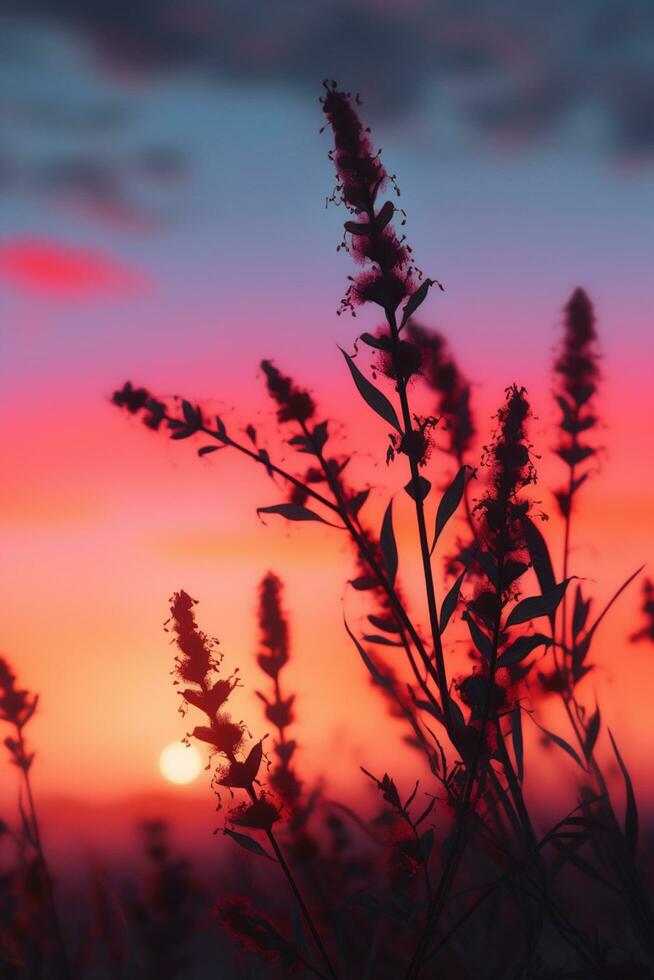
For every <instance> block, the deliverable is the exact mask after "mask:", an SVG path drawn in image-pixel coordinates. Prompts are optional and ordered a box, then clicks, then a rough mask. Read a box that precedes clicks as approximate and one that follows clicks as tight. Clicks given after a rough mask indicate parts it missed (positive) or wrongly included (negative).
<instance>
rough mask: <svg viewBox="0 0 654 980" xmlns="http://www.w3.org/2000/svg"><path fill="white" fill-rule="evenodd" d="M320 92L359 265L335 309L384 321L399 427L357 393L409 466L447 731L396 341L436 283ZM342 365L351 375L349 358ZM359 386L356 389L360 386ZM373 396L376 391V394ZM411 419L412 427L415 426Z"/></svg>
mask: <svg viewBox="0 0 654 980" xmlns="http://www.w3.org/2000/svg"><path fill="white" fill-rule="evenodd" d="M325 88H326V92H325V95H324V97H323V99H322V108H323V112H324V113H325V115H326V117H327V120H328V122H329V125H330V126H331V128H332V131H333V134H334V144H335V148H334V151H333V153H332V158H333V161H334V165H335V167H336V174H337V177H338V181H339V183H338V185H337V188H336V192H335V199H336V200H338V201H340V202H341V203H343V204H344V205H345V207H346V208H347V209H348V210H349V211H350V213H351V214H352V215H353V216H354V218H355V220H354V221H346V222H345V233H346V235H348V236H349V240H348V244H347V247H348V248H349V250H350V251H351V253H352V255H353V256H354V258H355V260H356V261H358V262H359V263H361V265H362V266H363V271H362V272H361V273H360V274H359V275H358V276H356V277H354V278H353V277H351V284H350V286H349V287H348V289H347V292H346V294H345V298H344V300H343V304H342V308H349V309H351V311H352V312H355V307H356V306H358V305H361V304H364V303H372V304H373V305H375V306H378V307H381V309H382V310H383V311H384V315H385V318H386V324H387V331H386V333H385V335H384V336H382V339H381V340H377V341H374V340H373V342H372V346H374V347H378V348H379V347H381V348H382V349H384V350H387V351H388V353H389V354H390V357H391V361H392V364H393V370H394V374H395V379H396V387H397V393H398V396H399V400H400V406H401V414H402V421H401V423H398V420H397V417H396V416H395V412H394V410H393V408H392V406H390V404H389V405H388V408H390V410H391V411H390V413H389V412H388V410H385V411H382V412H380V402H379V398H375V397H374V395H373V392H371V391H370V388H372V385H370V382H367V381H366V384H367V385H368V386H370V387H366V386H365V385H364V388H365V390H366V392H367V397H366V394H364V398H366V400H367V401H368V402H369V403H371V401H372V400H374V401H376V403H377V407H376V410H377V411H378V412H380V414H383V416H384V417H385V418H386V420H387V421H391V423H392V424H393V425H394V428H396V430H397V435H396V436H393V440H392V443H393V449H391V456H392V455H393V453H394V451H395V449H397V451H398V452H400V453H402V454H404V455H406V457H407V459H408V461H409V469H410V472H411V491H412V492H411V496H412V497H413V500H414V503H415V511H416V521H417V525H418V535H419V539H420V554H421V558H422V568H423V575H424V579H425V591H426V598H427V607H428V611H429V624H430V628H431V638H432V643H433V649H434V658H435V661H436V670H437V681H438V688H439V692H440V700H441V708H442V711H443V714H444V717H445V720H446V723H447V727H448V730H450V731H451V709H450V701H449V693H448V683H447V674H446V669H445V658H444V655H443V644H442V641H441V634H440V629H439V624H438V609H437V604H436V592H435V586H434V578H433V573H432V568H431V560H430V546H429V539H428V535H427V523H426V519H425V508H424V498H425V490H424V483H423V481H422V480H421V476H420V472H419V469H420V466H422V465H424V462H425V459H426V456H427V453H428V449H429V438H428V434H427V432H428V421H427V420H425V421H424V422H422V423H421V420H419V419H416V418H415V416H413V415H412V413H411V409H410V407H409V399H408V395H407V382H408V380H409V378H410V376H411V375H412V374H413V373H414V372H415V371H416V368H417V366H418V365H419V363H420V358H419V356H416V353H417V348H416V346H415V345H414V344H412V343H411V342H410V341H405V340H402V339H401V337H400V332H401V330H402V329H403V328H404V327H405V326H406V324H407V322H408V320H409V318H410V317H411V315H412V314H413V313H414V312H415V310H416V309H417V308H418V307H419V306H420V304H421V303H422V302H423V301H424V299H425V297H426V296H427V292H428V290H429V288H430V286H432V285H433V284H434V282H435V280H432V279H424V280H423V281H422V284H421V285H418V282H419V281H420V280H421V279H423V277H422V273H421V272H420V270H419V269H417V267H416V266H415V265H414V263H413V260H412V254H411V249H410V247H409V246H408V245H407V244H406V243H405V241H404V238H398V235H397V232H396V231H395V229H394V227H393V224H392V221H393V218H394V216H395V213H396V208H395V205H394V204H393V203H392V202H391V201H388V200H387V201H386V202H385V203H384V204H382V205H381V206H378V197H379V194H380V192H381V191H382V190H383V189H384V187H385V186H386V185H387V183H388V182H389V180H392V178H389V176H388V173H387V171H386V170H385V168H384V166H383V164H382V162H381V159H380V156H379V153H377V154H374V153H373V150H372V144H371V142H370V138H369V136H368V133H367V131H366V130H365V129H364V127H363V124H362V123H361V120H360V119H359V117H358V115H357V113H356V111H355V109H354V107H353V105H352V100H351V98H350V97H349V95H347V94H346V93H345V92H341V91H339V89H338V88H337V87H336V84H335V83H326V85H325ZM441 288H442V287H441ZM403 301H406V303H405V306H404V308H403V312H402V316H401V318H400V319H399V320H398V316H397V312H398V308H399V306H400V304H401V303H402V302H403ZM365 338H366V335H364V339H365ZM348 363H349V365H350V369H351V370H352V368H353V365H352V362H351V360H350V359H348ZM355 371H356V372H357V373H355V372H354V371H353V374H354V377H355V380H357V379H358V369H355ZM364 380H366V379H364ZM358 386H359V388H360V390H361V382H360V381H358ZM374 390H375V389H373V391H374ZM362 393H363V392H362ZM379 394H380V393H379V392H377V395H379ZM382 397H384V396H382ZM414 422H416V423H417V424H415V425H414Z"/></svg>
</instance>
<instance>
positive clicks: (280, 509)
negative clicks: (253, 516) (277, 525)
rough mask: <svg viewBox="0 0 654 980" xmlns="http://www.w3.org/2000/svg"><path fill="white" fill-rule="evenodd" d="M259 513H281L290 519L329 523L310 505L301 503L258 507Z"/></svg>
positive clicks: (280, 514) (281, 515)
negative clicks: (305, 505) (311, 508)
mask: <svg viewBox="0 0 654 980" xmlns="http://www.w3.org/2000/svg"><path fill="white" fill-rule="evenodd" d="M257 514H258V515H260V514H279V516H280V517H285V518H286V519H287V520H288V521H319V522H320V523H321V524H327V523H328V522H327V521H324V520H323V519H322V517H320V516H319V515H318V514H315V513H314V512H313V511H312V510H309V508H308V507H302V506H301V505H300V504H272V506H270V507H257Z"/></svg>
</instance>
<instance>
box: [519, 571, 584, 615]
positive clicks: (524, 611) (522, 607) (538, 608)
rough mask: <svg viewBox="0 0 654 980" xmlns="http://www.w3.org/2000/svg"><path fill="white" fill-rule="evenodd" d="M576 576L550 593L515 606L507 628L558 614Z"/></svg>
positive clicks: (532, 597) (530, 597) (566, 580)
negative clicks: (560, 605) (566, 591)
mask: <svg viewBox="0 0 654 980" xmlns="http://www.w3.org/2000/svg"><path fill="white" fill-rule="evenodd" d="M573 578H574V576H570V578H566V579H564V581H563V582H561V583H560V584H559V585H556V586H554V588H553V589H551V590H550V591H549V592H545V593H543V595H534V596H529V598H527V599H523V600H522V602H519V603H518V604H517V606H514V607H513V609H512V610H511V612H510V613H509V615H508V618H507V620H506V624H505V625H506V626H517V625H518V624H519V623H526V622H528V621H529V620H531V619H538V618H539V616H549V617H552V616H553V615H554V613H555V612H556V610H557V608H558V605H559V603H560V602H561V599H562V598H563V596H564V594H565V590H566V589H567V587H568V584H569V583H570V582H571V581H572V579H573Z"/></svg>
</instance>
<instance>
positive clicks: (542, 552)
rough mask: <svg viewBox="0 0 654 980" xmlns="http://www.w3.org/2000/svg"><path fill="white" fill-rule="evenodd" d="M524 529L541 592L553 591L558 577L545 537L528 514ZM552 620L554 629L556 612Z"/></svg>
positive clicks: (524, 520)
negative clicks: (555, 573)
mask: <svg viewBox="0 0 654 980" xmlns="http://www.w3.org/2000/svg"><path fill="white" fill-rule="evenodd" d="M522 531H523V534H524V536H525V543H526V545H527V551H528V552H529V557H530V558H531V563H532V565H533V566H534V572H535V573H536V578H537V579H538V584H539V585H540V590H541V592H551V590H552V589H553V588H554V587H555V586H556V578H555V577H554V568H553V566H552V559H551V558H550V553H549V551H548V550H547V544H546V542H545V538H544V537H543V535H542V534H541V533H540V531H539V529H538V528H537V527H536V525H535V524H534V522H533V521H532V520H531V518H530V517H528V516H527V515H526V514H525V515H524V516H523V518H522ZM550 622H551V624H552V629H553V628H554V614H552V615H551V616H550Z"/></svg>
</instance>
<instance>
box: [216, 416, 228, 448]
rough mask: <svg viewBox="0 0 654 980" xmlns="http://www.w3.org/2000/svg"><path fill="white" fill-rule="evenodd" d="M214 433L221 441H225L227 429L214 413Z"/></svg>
mask: <svg viewBox="0 0 654 980" xmlns="http://www.w3.org/2000/svg"><path fill="white" fill-rule="evenodd" d="M216 435H217V436H218V438H219V439H220V440H221V441H222V442H226V441H227V429H226V428H225V423H224V422H223V420H222V419H221V418H220V416H219V415H216Z"/></svg>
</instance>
